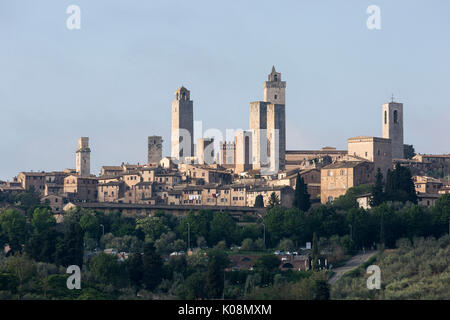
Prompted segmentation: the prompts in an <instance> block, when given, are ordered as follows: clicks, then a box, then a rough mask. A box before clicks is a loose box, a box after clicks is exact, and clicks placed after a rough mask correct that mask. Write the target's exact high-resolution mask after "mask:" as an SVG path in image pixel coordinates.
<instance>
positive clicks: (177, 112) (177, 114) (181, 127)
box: [171, 87, 194, 159]
mask: <svg viewBox="0 0 450 320" xmlns="http://www.w3.org/2000/svg"><path fill="white" fill-rule="evenodd" d="M190 94H191V93H190V91H189V90H187V89H186V88H185V87H180V88H178V90H177V91H175V99H174V100H173V101H172V150H171V153H172V157H173V158H175V159H181V158H184V157H191V156H193V155H194V142H193V140H194V103H193V101H192V100H191V99H190Z"/></svg>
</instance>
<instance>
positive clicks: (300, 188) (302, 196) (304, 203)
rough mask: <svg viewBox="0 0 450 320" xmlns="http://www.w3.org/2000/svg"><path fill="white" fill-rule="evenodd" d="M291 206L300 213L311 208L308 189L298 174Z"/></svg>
mask: <svg viewBox="0 0 450 320" xmlns="http://www.w3.org/2000/svg"><path fill="white" fill-rule="evenodd" d="M293 206H294V207H296V208H297V209H300V210H302V211H308V209H309V208H310V207H311V202H310V200H309V193H308V189H307V186H306V184H305V181H304V180H303V178H302V177H301V176H300V173H297V181H296V183H295V194H294V203H293Z"/></svg>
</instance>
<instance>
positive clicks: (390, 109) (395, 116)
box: [382, 101, 404, 159]
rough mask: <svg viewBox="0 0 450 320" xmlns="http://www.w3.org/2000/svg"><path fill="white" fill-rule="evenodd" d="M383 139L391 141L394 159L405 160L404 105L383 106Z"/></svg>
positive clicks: (391, 104) (387, 104)
mask: <svg viewBox="0 0 450 320" xmlns="http://www.w3.org/2000/svg"><path fill="white" fill-rule="evenodd" d="M382 110H383V138H386V139H391V143H392V158H394V159H403V158H404V147H403V103H397V102H394V101H392V102H389V103H385V104H383V108H382Z"/></svg>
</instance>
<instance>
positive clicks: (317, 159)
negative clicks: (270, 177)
mask: <svg viewBox="0 0 450 320" xmlns="http://www.w3.org/2000/svg"><path fill="white" fill-rule="evenodd" d="M346 155H347V150H336V148H334V147H323V148H321V149H320V150H286V164H285V166H286V170H293V169H300V170H306V169H313V168H318V169H320V168H321V167H323V166H326V165H328V164H331V163H333V162H336V161H339V160H342V159H343V158H344V157H345V156H346Z"/></svg>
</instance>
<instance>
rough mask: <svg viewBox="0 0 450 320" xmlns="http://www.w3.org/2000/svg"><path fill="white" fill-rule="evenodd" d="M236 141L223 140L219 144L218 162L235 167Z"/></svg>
mask: <svg viewBox="0 0 450 320" xmlns="http://www.w3.org/2000/svg"><path fill="white" fill-rule="evenodd" d="M235 153H236V143H235V142H223V143H220V144H219V159H218V163H219V164H220V165H221V166H222V167H224V168H227V169H228V168H234V166H235V161H234V160H235Z"/></svg>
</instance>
